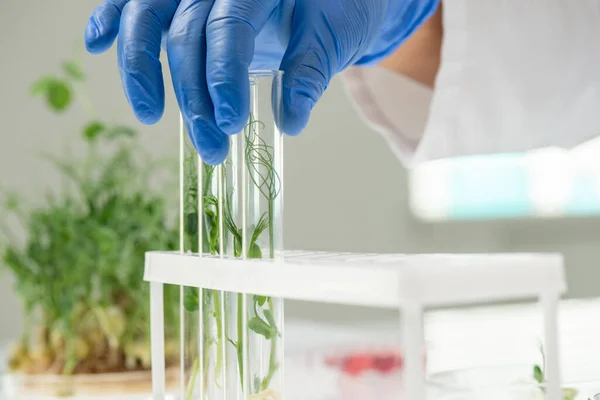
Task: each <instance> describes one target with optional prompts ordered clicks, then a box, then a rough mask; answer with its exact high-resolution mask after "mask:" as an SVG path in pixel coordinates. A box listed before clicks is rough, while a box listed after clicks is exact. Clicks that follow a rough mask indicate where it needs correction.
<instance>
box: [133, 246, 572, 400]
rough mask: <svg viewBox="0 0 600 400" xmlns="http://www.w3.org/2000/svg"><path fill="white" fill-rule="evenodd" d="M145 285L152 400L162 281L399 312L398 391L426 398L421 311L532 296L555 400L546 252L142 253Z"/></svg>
mask: <svg viewBox="0 0 600 400" xmlns="http://www.w3.org/2000/svg"><path fill="white" fill-rule="evenodd" d="M144 279H145V280H146V281H148V282H150V285H151V316H152V320H151V325H152V365H153V370H152V373H153V392H154V399H155V400H164V399H165V396H166V389H165V361H164V314H163V313H164V309H163V308H164V307H163V285H164V284H171V285H180V286H188V287H198V288H203V289H214V290H222V291H226V292H235V293H248V294H258V295H264V296H272V297H281V298H287V299H296V300H305V301H312V302H323V303H337V304H347V305H357V306H370V307H379V308H394V309H398V310H399V311H400V321H399V325H398V327H399V329H400V330H401V332H402V335H401V337H402V340H403V343H402V347H403V352H404V355H405V360H406V363H405V372H404V377H405V385H406V386H405V390H406V391H405V397H404V398H406V399H411V400H412V399H415V400H416V399H419V400H421V399H422V400H425V399H426V395H425V393H426V392H425V389H426V387H425V368H424V360H423V358H422V349H423V348H424V332H423V313H424V311H425V310H426V309H428V308H449V307H455V306H460V305H467V304H485V303H494V302H506V301H517V300H533V299H537V300H539V302H540V304H541V306H542V307H541V312H543V317H544V332H545V337H544V340H545V350H546V378H547V390H546V394H547V399H548V400H560V399H561V389H560V388H561V377H560V374H559V366H560V360H559V352H558V338H557V325H558V324H557V306H558V303H559V300H560V298H561V296H562V295H563V294H564V293H565V291H566V282H565V275H564V266H563V258H562V256H560V255H555V254H479V255H445V254H440V255H397V254H387V255H385V254H351V253H328V252H303V251H289V252H285V254H284V255H283V257H276V259H275V260H243V259H233V258H231V259H228V258H218V257H211V256H203V257H200V256H198V255H193V254H181V253H177V252H173V253H169V252H150V253H148V254H147V255H146V267H145V277H144Z"/></svg>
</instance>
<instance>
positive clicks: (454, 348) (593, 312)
mask: <svg viewBox="0 0 600 400" xmlns="http://www.w3.org/2000/svg"><path fill="white" fill-rule="evenodd" d="M559 324H560V333H559V336H560V341H561V344H562V349H561V356H562V372H563V377H564V380H565V381H566V382H580V381H587V380H600V340H599V335H598V333H599V332H600V299H598V300H582V301H564V302H563V303H562V304H561V307H560V315H559ZM397 328H398V322H397V321H395V320H387V321H380V322H377V323H369V325H368V326H366V325H364V324H361V321H356V322H355V323H351V324H346V325H325V324H315V323H312V322H310V321H302V320H290V319H288V320H286V326H285V346H286V364H285V375H286V400H288V399H296V398H298V399H303V400H308V399H310V400H325V399H327V400H329V399H336V398H339V392H340V378H339V374H336V373H335V372H332V371H331V370H329V369H327V368H324V367H323V365H322V363H321V361H322V359H323V357H324V354H325V353H326V352H328V351H330V350H331V351H335V350H337V349H344V348H356V347H362V346H367V347H369V346H386V347H387V346H388V345H391V346H395V345H398V344H399V336H398V333H397V332H398V329H397ZM541 332H542V324H541V314H540V313H538V312H537V306H536V305H534V304H532V305H515V306H501V307H499V306H494V307H486V308H473V309H455V310H447V311H437V312H431V313H428V315H427V316H426V339H427V345H428V349H427V360H428V362H427V366H428V371H429V372H430V373H435V372H439V371H444V370H452V369H460V368H469V367H477V366H489V365H494V364H526V365H529V364H532V362H539V361H540V355H539V353H538V351H537V348H536V346H537V344H538V338H539V337H540V333H541ZM345 398H346V399H347V398H348V396H345ZM357 398H359V397H357ZM361 398H364V396H362V397H361ZM1 400H5V399H1Z"/></svg>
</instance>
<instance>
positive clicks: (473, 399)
mask: <svg viewBox="0 0 600 400" xmlns="http://www.w3.org/2000/svg"><path fill="white" fill-rule="evenodd" d="M598 373H599V375H600V371H599V372H598ZM431 379H432V380H433V381H435V382H437V383H438V384H440V385H442V386H444V387H448V388H453V389H456V390H459V391H461V392H462V393H463V395H464V398H465V400H479V399H486V400H488V399H489V400H544V399H546V395H545V387H544V384H540V383H539V382H538V381H537V380H536V379H535V375H534V365H528V364H527V365H525V364H523V365H499V366H491V367H478V368H465V369H457V370H452V371H444V372H439V373H436V374H433V375H432V376H431ZM562 396H563V397H562V399H563V400H600V380H598V381H595V382H594V381H589V382H572V383H565V384H563V385H562Z"/></svg>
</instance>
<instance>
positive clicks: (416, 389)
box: [400, 304, 426, 400]
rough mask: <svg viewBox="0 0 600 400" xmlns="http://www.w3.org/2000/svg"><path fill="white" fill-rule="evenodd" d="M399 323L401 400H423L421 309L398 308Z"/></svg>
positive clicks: (423, 341)
mask: <svg viewBox="0 0 600 400" xmlns="http://www.w3.org/2000/svg"><path fill="white" fill-rule="evenodd" d="M400 313H401V315H400V323H401V327H400V329H401V331H402V338H403V342H404V348H403V349H402V350H403V351H404V359H405V361H406V362H405V366H404V387H405V393H404V396H403V397H402V399H409V400H425V395H426V393H425V365H424V362H423V353H422V352H423V348H424V344H425V339H424V330H423V307H422V306H420V305H416V304H412V305H409V306H403V307H401V308H400Z"/></svg>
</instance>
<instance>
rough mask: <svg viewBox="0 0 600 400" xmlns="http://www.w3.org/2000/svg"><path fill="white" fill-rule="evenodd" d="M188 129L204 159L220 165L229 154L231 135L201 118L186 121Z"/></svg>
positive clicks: (208, 162) (207, 162)
mask: <svg viewBox="0 0 600 400" xmlns="http://www.w3.org/2000/svg"><path fill="white" fill-rule="evenodd" d="M186 126H187V130H188V132H189V134H190V138H191V140H192V143H193V144H194V147H195V148H196V150H197V151H198V154H200V158H202V161H203V162H205V163H206V164H208V165H219V164H221V163H222V162H223V161H225V159H226V158H227V155H228V154H229V137H228V136H227V135H225V133H224V132H222V131H221V130H220V129H219V128H218V127H217V126H216V125H214V123H212V122H209V121H206V120H204V119H201V118H193V119H192V120H191V121H186Z"/></svg>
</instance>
